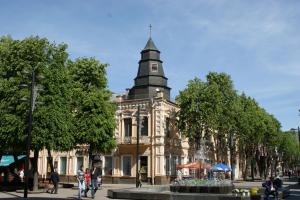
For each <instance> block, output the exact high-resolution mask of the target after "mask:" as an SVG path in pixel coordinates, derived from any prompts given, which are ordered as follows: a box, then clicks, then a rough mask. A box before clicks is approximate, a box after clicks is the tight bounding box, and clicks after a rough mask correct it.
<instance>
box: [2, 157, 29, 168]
mask: <svg viewBox="0 0 300 200" xmlns="http://www.w3.org/2000/svg"><path fill="white" fill-rule="evenodd" d="M24 157H26V156H25V155H19V156H17V159H18V160H21V159H22V158H24ZM14 162H15V158H14V156H13V155H2V158H1V161H0V167H7V166H9V165H10V164H12V163H14Z"/></svg>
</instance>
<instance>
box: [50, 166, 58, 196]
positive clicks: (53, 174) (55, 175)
mask: <svg viewBox="0 0 300 200" xmlns="http://www.w3.org/2000/svg"><path fill="white" fill-rule="evenodd" d="M50 179H51V182H52V184H53V188H52V189H51V194H53V193H54V194H57V193H58V182H59V175H58V173H57V169H56V168H54V170H53V172H51V175H50Z"/></svg>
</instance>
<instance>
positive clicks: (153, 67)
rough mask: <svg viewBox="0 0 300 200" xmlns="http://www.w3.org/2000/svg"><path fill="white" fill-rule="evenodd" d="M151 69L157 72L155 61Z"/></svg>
mask: <svg viewBox="0 0 300 200" xmlns="http://www.w3.org/2000/svg"><path fill="white" fill-rule="evenodd" d="M151 71H152V72H157V71H158V65H157V64H156V63H155V64H152V65H151Z"/></svg>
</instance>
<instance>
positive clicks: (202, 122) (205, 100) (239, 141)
mask: <svg viewBox="0 0 300 200" xmlns="http://www.w3.org/2000/svg"><path fill="white" fill-rule="evenodd" d="M176 100H177V102H178V104H179V106H180V111H179V113H178V116H179V122H178V125H179V129H180V131H181V132H182V133H183V134H184V135H186V136H187V137H189V139H190V140H191V141H194V142H196V144H197V145H196V148H199V145H200V143H199V140H200V139H201V138H206V139H208V140H210V141H211V142H212V143H213V148H212V149H210V150H211V151H212V152H213V155H210V159H211V160H212V161H213V162H229V163H230V165H231V166H233V165H234V164H235V161H234V158H233V157H235V156H236V155H237V154H238V155H239V158H240V161H239V163H236V164H240V169H242V172H243V177H244V179H246V178H247V176H248V175H249V171H250V172H251V177H252V179H254V176H255V174H254V168H255V167H256V166H257V167H258V169H259V172H260V176H261V177H263V176H264V177H266V175H267V173H268V172H269V171H270V172H271V174H276V172H277V170H276V166H278V165H279V162H280V159H281V160H282V161H284V162H285V163H293V166H295V165H296V163H297V162H299V153H298V152H299V146H297V145H296V144H294V143H293V144H292V142H293V140H291V139H290V137H291V136H290V135H289V134H282V133H281V130H280V128H281V125H280V123H279V121H278V120H277V119H276V118H275V117H274V116H273V115H271V114H269V113H267V112H266V111H265V110H264V109H263V108H261V107H260V106H259V104H258V103H257V102H256V101H255V99H253V98H251V97H248V96H246V95H245V94H244V93H242V94H241V95H239V94H238V93H237V91H236V90H235V89H234V86H233V83H232V81H231V79H230V76H229V75H227V74H225V73H215V72H210V73H209V74H208V75H207V76H206V81H202V80H200V79H198V78H195V79H193V80H191V81H189V83H188V85H187V87H186V89H184V90H183V91H180V94H179V96H178V97H177V98H176ZM205 145H207V143H206V144H205ZM286 146H289V147H286ZM228 151H229V152H230V155H228V153H227V152H228ZM295 152H296V153H295ZM290 167H291V166H290ZM249 169H251V170H249Z"/></svg>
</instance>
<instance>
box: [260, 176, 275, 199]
mask: <svg viewBox="0 0 300 200" xmlns="http://www.w3.org/2000/svg"><path fill="white" fill-rule="evenodd" d="M262 186H263V187H264V188H265V199H269V197H270V196H273V197H275V199H276V198H277V197H278V187H277V185H275V184H274V179H273V177H270V180H268V181H266V182H265V183H263V184H262Z"/></svg>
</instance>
